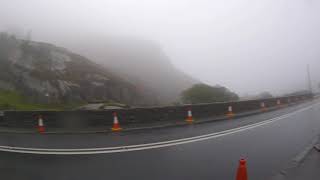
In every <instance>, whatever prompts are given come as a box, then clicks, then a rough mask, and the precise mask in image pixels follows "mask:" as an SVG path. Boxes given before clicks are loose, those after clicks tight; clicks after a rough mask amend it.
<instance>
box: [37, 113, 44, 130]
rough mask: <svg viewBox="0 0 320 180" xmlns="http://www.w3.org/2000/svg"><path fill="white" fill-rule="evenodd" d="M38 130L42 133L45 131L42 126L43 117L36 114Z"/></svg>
mask: <svg viewBox="0 0 320 180" xmlns="http://www.w3.org/2000/svg"><path fill="white" fill-rule="evenodd" d="M38 132H39V133H44V132H45V128H44V124H43V118H42V116H41V115H39V116H38Z"/></svg>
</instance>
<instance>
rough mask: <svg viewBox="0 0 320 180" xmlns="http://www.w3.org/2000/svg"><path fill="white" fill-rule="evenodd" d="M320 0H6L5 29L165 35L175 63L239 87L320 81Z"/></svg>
mask: <svg viewBox="0 0 320 180" xmlns="http://www.w3.org/2000/svg"><path fill="white" fill-rule="evenodd" d="M319 19H320V2H319V1H316V0H87V1H86V0H55V1H52V0H28V1H24V0H1V1H0V29H4V30H6V29H8V28H9V29H15V27H20V28H23V29H25V30H29V29H32V36H33V39H34V40H41V41H47V42H52V43H57V44H59V45H63V39H59V38H58V37H59V36H60V35H62V34H64V35H65V34H74V33H76V34H79V35H81V34H82V33H83V34H88V33H89V34H91V33H92V34H101V35H108V34H118V35H126V36H138V37H142V38H144V39H151V40H155V41H157V42H159V43H160V44H161V45H162V47H163V48H164V50H165V52H166V53H167V55H168V56H169V57H170V58H171V61H172V63H173V64H174V65H175V66H176V67H178V68H179V69H181V70H183V71H185V72H186V73H188V74H190V75H192V76H194V77H195V78H198V79H200V80H201V81H204V82H206V83H209V84H212V85H215V84H221V85H225V86H227V87H229V88H230V89H232V90H234V91H236V92H238V93H240V94H241V95H243V94H246V93H250V94H253V93H257V92H260V91H262V90H269V91H271V92H273V93H283V92H287V91H293V90H299V89H303V88H305V87H307V82H306V79H307V76H306V65H307V64H310V66H311V72H312V79H313V82H314V86H316V85H317V83H318V82H320V71H319V69H320V36H319V32H320V20H319Z"/></svg>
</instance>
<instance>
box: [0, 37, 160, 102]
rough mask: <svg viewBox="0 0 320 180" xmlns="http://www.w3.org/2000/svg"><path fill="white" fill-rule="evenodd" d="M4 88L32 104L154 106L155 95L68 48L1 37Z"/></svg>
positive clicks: (1, 82)
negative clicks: (102, 102)
mask: <svg viewBox="0 0 320 180" xmlns="http://www.w3.org/2000/svg"><path fill="white" fill-rule="evenodd" d="M0 65H1V66H0V89H5V90H14V91H18V92H20V93H22V94H23V95H24V96H26V97H28V99H29V100H30V101H32V102H41V103H43V102H48V101H49V102H50V103H65V102H82V101H96V100H98V101H116V102H121V103H125V104H130V105H153V104H156V103H157V102H156V99H155V98H154V97H153V95H152V93H144V92H143V91H141V90H139V88H138V87H136V86H135V85H134V84H133V83H130V82H128V81H126V80H123V79H122V78H120V77H119V76H117V75H115V74H113V73H112V72H110V71H108V70H106V69H105V68H103V67H101V66H99V65H97V64H95V63H93V62H92V61H90V60H89V59H87V58H85V57H83V56H81V55H78V54H75V53H72V52H70V51H68V50H66V49H64V48H60V47H56V46H54V45H51V44H47V43H40V42H33V41H25V40H19V39H16V38H14V37H12V36H9V35H7V34H5V33H2V34H0Z"/></svg>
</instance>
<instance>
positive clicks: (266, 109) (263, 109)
mask: <svg viewBox="0 0 320 180" xmlns="http://www.w3.org/2000/svg"><path fill="white" fill-rule="evenodd" d="M260 106H261V111H263V112H265V111H268V108H267V107H266V104H265V103H264V102H262V103H261V104H260Z"/></svg>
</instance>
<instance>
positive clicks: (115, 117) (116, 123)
mask: <svg viewBox="0 0 320 180" xmlns="http://www.w3.org/2000/svg"><path fill="white" fill-rule="evenodd" d="M111 130H112V131H121V130H122V128H121V127H120V124H119V120H118V115H117V113H116V112H114V113H113V126H112V128H111Z"/></svg>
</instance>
